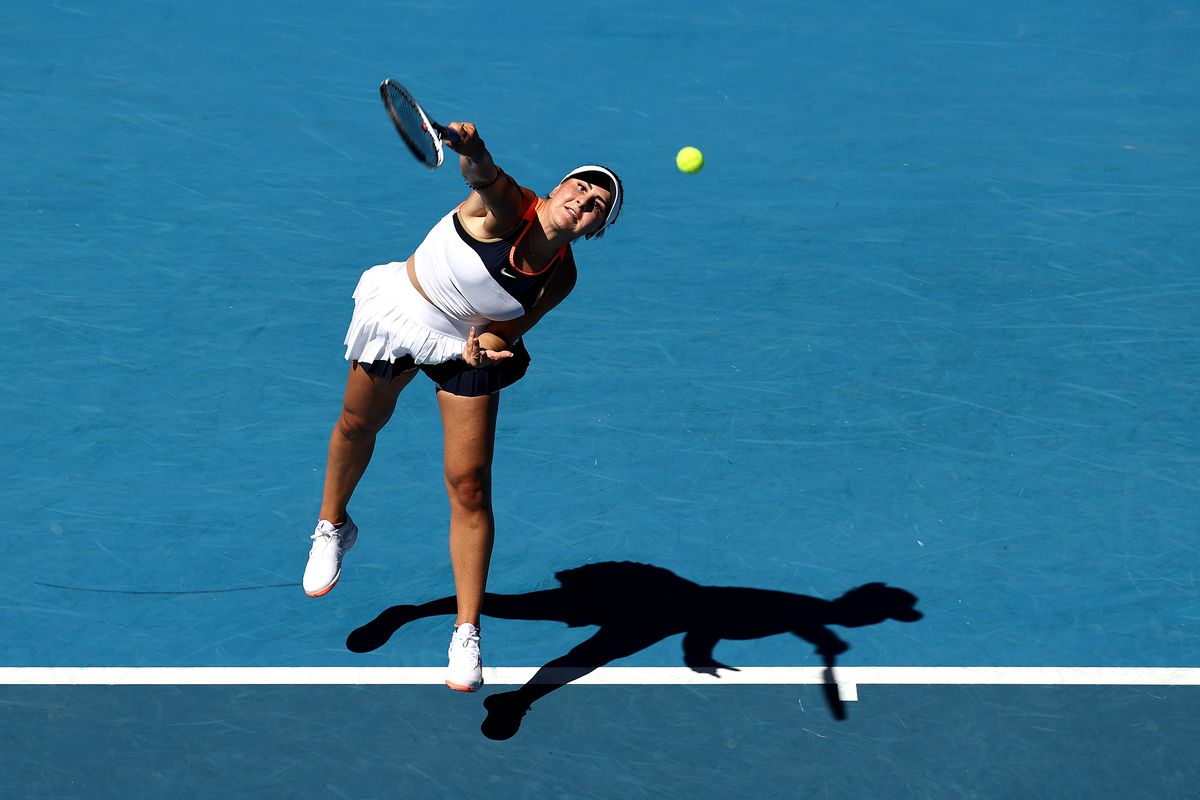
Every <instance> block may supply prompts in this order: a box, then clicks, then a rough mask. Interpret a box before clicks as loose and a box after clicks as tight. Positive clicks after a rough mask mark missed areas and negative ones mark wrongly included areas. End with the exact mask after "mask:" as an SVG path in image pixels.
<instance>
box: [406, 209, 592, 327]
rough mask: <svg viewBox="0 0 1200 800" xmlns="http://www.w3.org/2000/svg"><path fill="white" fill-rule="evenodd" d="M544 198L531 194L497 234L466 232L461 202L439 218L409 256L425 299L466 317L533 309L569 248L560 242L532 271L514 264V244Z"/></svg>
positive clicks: (485, 318) (485, 317) (475, 319)
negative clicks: (493, 236) (510, 224)
mask: <svg viewBox="0 0 1200 800" xmlns="http://www.w3.org/2000/svg"><path fill="white" fill-rule="evenodd" d="M544 202H545V201H544V200H542V198H540V197H537V198H535V200H534V202H532V203H530V204H529V207H528V208H527V209H526V210H525V213H524V214H523V215H522V216H521V221H520V223H518V224H517V225H516V227H514V228H513V229H512V230H511V231H509V232H508V233H507V234H505V235H504V236H502V237H500V238H498V239H476V238H475V237H474V236H472V235H471V233H470V232H469V231H467V229H466V228H465V227H463V224H462V221H461V220H460V219H459V218H458V211H459V208H461V206H459V208H456V209H454V210H453V211H451V212H450V213H449V214H447V215H446V216H444V217H442V218H441V220H439V221H438V223H437V224H436V225H434V226H433V229H432V230H430V231H429V234H428V235H426V237H425V240H424V241H423V242H421V245H420V247H418V248H417V251H416V253H415V254H414V256H413V262H414V266H415V268H416V273H417V282H418V283H420V284H421V288H422V289H424V290H425V294H426V296H427V297H428V298H429V300H430V302H432V303H433V304H434V305H435V306H437V307H438V308H439V309H440V310H441V311H443V312H444V313H446V314H448V315H449V316H451V317H454V318H456V319H460V320H466V321H470V322H486V321H489V320H497V321H499V320H509V319H515V318H517V317H519V316H521V315H522V314H525V313H527V312H528V311H529V310H530V309H531V308H533V306H534V304H535V303H537V300H538V298H539V297H541V294H542V290H543V289H544V288H545V287H546V284H547V283H548V282H549V280H550V277H551V276H552V275H553V274H554V271H555V268H556V267H557V266H558V265H559V264H560V263H561V262H562V260H563V259H564V258H565V257H566V256H567V254H568V253H569V251H570V245H563V246H562V247H561V248H560V249H559V251H558V252H557V253H555V254H554V256H553V258H551V259H550V262H549V263H548V264H546V266H544V267H542V269H540V270H539V271H537V272H524V271H522V270H521V269H520V268H519V267H518V266H517V255H516V254H517V248H518V247H519V246H520V244H521V241H522V240H523V239H524V238H525V236H526V235H528V233H529V229H530V228H531V226H532V225H533V223H534V220H535V218H536V216H537V212H538V209H539V208H540V207H541V206H542V204H543V203H544Z"/></svg>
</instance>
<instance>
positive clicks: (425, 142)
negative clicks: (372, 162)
mask: <svg viewBox="0 0 1200 800" xmlns="http://www.w3.org/2000/svg"><path fill="white" fill-rule="evenodd" d="M379 96H380V97H382V98H383V105H384V107H385V108H387V112H388V116H389V117H391V118H392V124H393V125H395V126H396V133H398V134H400V138H401V139H403V140H404V143H405V144H406V145H408V149H409V150H411V151H412V154H413V155H414V156H416V157H417V160H418V161H420V162H421V163H422V164H424V165H425V166H427V167H429V168H430V169H437V168H438V167H440V166H441V165H442V161H443V159H444V155H443V152H442V140H443V139H445V140H446V141H449V142H457V141H458V134H457V133H455V132H454V131H452V130H450V129H449V128H446V127H443V126H442V125H438V124H437V123H436V122H434V121H433V120H431V119H430V118H429V115H428V114H426V113H425V109H423V108H421V104H420V103H418V102H417V101H416V100H415V99H414V98H413V96H412V95H411V94H409V92H408V90H407V89H405V88H404V87H403V86H401V85H400V84H399V83H397V82H396V81H394V80H392V79H391V78H387V79H386V80H384V82H383V83H381V84H379Z"/></svg>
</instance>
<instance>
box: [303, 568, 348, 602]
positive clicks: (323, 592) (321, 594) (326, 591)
mask: <svg viewBox="0 0 1200 800" xmlns="http://www.w3.org/2000/svg"><path fill="white" fill-rule="evenodd" d="M341 577H342V571H341V570H338V574H337V575H336V576H335V577H334V579H333V583H331V584H329V585H328V586H326V587H325V588H324V589H322V590H321V591H319V592H305V594H306V595H308V596H309V597H324V596H325V595H327V594H329V592H330V591H331V590H332V589H333V587H335V586H337V585H338V580H339V579H340V578H341Z"/></svg>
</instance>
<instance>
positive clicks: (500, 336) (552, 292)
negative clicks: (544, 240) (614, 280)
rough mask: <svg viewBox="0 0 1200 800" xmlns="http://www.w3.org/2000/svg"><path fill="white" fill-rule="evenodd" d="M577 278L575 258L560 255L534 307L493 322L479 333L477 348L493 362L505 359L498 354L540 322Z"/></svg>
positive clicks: (569, 253)
mask: <svg viewBox="0 0 1200 800" xmlns="http://www.w3.org/2000/svg"><path fill="white" fill-rule="evenodd" d="M577 277H578V274H577V271H576V269H575V257H574V256H573V255H572V254H571V251H570V249H568V250H567V253H566V255H564V256H563V263H562V264H560V265H559V267H558V269H557V270H556V271H555V273H554V277H552V278H551V279H550V282H549V283H548V284H546V289H545V291H543V292H542V296H541V297H540V298H539V299H538V301H537V303H536V304H535V305H534V306H533V308H531V309H530V310H529V311H528V312H526V313H525V314H523V315H521V316H519V317H517V318H516V319H510V320H504V321H502V322H493V323H491V324H490V325H488V327H487V330H486V331H484V332H483V333H481V334H479V346H480V347H481V348H482V349H483V351H484V352H485V354H487V355H488V357H489V358H493V359H495V358H497V357H500V358H503V357H505V356H500V355H499V354H500V353H501V352H507V349H508V347H509V345H511V344H512V343H513V342H515V341H516V340H517V339H519V338H521V337H522V336H524V335H525V334H526V333H527V332H528V331H529V330H530V329H531V328H533V326H534V325H537V324H538V322H540V321H541V320H542V317H544V316H546V315H547V314H548V313H550V311H551V310H552V309H553V308H554V307H555V306H557V305H558V304H559V303H561V302H562V301H563V300H565V299H566V298H567V295H569V294H570V293H571V290H573V289H574V288H575V281H576V279H577ZM489 351H490V352H489Z"/></svg>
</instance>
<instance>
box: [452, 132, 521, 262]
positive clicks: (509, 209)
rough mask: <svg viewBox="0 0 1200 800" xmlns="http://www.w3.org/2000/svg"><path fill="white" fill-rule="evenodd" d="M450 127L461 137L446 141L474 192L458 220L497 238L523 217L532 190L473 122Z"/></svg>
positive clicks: (479, 233) (478, 232) (479, 235)
mask: <svg viewBox="0 0 1200 800" xmlns="http://www.w3.org/2000/svg"><path fill="white" fill-rule="evenodd" d="M447 127H449V128H451V129H452V130H453V131H454V132H455V133H457V134H458V137H459V140H458V141H457V142H451V141H449V140H448V139H447V140H446V145H447V146H448V147H450V148H451V149H452V150H454V151H455V152H457V153H458V154H459V159H458V162H459V164H458V165H459V169H460V170H461V171H462V176H463V180H465V181H466V182H467V185H468V186H470V187H471V188H472V192H471V195H470V196H469V197H468V198H467V199H466V202H464V203H463V204H462V206H461V207H460V208H459V210H458V217H459V221H460V222H462V224H463V226H464V227H466V228H467V230H468V231H469V232H470V233H471V234H472V235H474V236H476V237H477V238H480V239H494V238H496V237H498V236H503V235H504V234H506V233H508V232H509V231H511V230H512V229H513V227H514V226H516V224H517V223H518V222H519V221H520V219H521V214H522V213H523V212H524V211H525V209H526V207H527V206H528V205H529V203H531V202H533V200H532V198H531V197H529V193H528V192H527V191H526V190H524V189H522V188H521V187H520V186H519V185H518V184H517V182H516V181H514V180H513V179H512V178H510V177H509V176H508V175H507V174H505V173H504V171H503V170H502V169H500V167H498V166H496V162H495V161H493V160H492V154H491V153H489V152H488V149H487V145H485V144H484V143H483V138H482V137H481V136H480V135H479V131H478V130H477V129H476V128H475V126H474V125H473V124H471V123H470V122H451V123H450V124H449V125H448V126H447Z"/></svg>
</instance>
